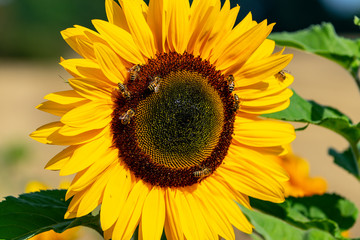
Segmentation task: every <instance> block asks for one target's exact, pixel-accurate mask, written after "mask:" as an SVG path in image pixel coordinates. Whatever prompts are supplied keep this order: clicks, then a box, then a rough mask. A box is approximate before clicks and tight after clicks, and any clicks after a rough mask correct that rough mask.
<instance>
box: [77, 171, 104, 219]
mask: <svg viewBox="0 0 360 240" xmlns="http://www.w3.org/2000/svg"><path fill="white" fill-rule="evenodd" d="M110 173H111V171H105V172H104V173H102V174H101V175H100V176H99V177H98V178H97V179H96V181H95V182H94V183H93V184H92V185H91V186H89V187H88V188H86V191H85V193H84V197H83V199H82V200H81V201H80V203H79V208H78V210H77V213H76V217H82V216H85V215H87V214H89V213H90V212H91V211H93V210H94V209H95V208H96V207H97V206H99V205H100V204H101V201H102V198H103V194H104V190H105V186H106V184H107V182H108V181H109V178H110V176H111V175H110Z"/></svg>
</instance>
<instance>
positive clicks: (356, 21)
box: [354, 16, 360, 27]
mask: <svg viewBox="0 0 360 240" xmlns="http://www.w3.org/2000/svg"><path fill="white" fill-rule="evenodd" d="M354 24H355V25H356V26H359V27H360V18H358V17H357V16H354Z"/></svg>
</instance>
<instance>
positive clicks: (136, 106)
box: [111, 53, 235, 187]
mask: <svg viewBox="0 0 360 240" xmlns="http://www.w3.org/2000/svg"><path fill="white" fill-rule="evenodd" d="M134 69H136V70H134ZM226 79H227V78H226V77H225V76H223V75H222V74H221V72H220V71H216V69H215V67H214V66H212V65H211V64H209V62H207V61H204V60H202V59H201V58H200V57H196V58H195V57H194V56H192V55H191V54H187V53H184V54H178V53H163V54H159V55H157V56H156V58H154V59H149V60H148V63H147V64H145V65H142V66H138V65H136V66H134V67H133V68H132V69H130V77H129V80H128V82H127V83H126V84H119V90H118V91H117V92H116V93H115V98H114V99H115V100H114V102H115V106H116V107H115V110H114V112H113V121H112V124H111V128H112V132H113V139H114V146H115V147H116V148H118V149H119V157H120V159H121V160H122V161H123V162H124V163H125V164H126V165H127V167H128V168H129V169H130V170H131V171H132V173H133V174H134V175H135V176H136V177H138V178H141V179H142V180H143V181H146V182H149V183H151V184H152V185H157V186H161V187H179V186H189V185H192V184H194V183H197V182H199V181H201V180H202V179H204V178H206V177H208V176H210V175H211V174H212V173H213V172H214V171H215V170H216V168H217V167H218V166H220V164H221V163H222V161H223V159H224V157H225V156H226V154H227V150H228V147H229V145H230V141H231V135H232V133H233V123H234V118H235V112H234V104H235V102H234V97H233V95H232V94H231V90H229V89H231V88H229V84H228V82H227V80H226Z"/></svg>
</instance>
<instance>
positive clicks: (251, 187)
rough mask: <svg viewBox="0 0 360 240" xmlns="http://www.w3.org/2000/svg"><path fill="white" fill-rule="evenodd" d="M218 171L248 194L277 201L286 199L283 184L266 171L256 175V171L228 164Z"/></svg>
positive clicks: (230, 182)
mask: <svg viewBox="0 0 360 240" xmlns="http://www.w3.org/2000/svg"><path fill="white" fill-rule="evenodd" d="M217 172H218V173H219V174H220V175H221V176H222V177H223V178H224V179H225V180H226V181H227V182H228V183H229V184H230V185H231V186H233V187H234V188H235V189H236V190H238V191H240V192H242V193H244V194H246V195H248V196H251V197H254V198H258V199H262V200H265V201H271V202H276V203H279V202H283V201H284V192H283V191H284V189H283V187H282V185H281V184H280V183H279V182H277V181H275V180H274V179H273V178H271V177H270V176H267V175H266V174H264V173H260V174H259V175H255V172H254V171H248V169H244V168H240V167H234V166H231V167H227V166H226V164H224V166H222V167H221V168H218V169H217ZM257 173H259V172H257Z"/></svg>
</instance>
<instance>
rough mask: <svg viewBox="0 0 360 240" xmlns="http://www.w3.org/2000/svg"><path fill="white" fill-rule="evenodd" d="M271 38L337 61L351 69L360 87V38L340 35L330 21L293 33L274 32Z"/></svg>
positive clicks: (279, 42)
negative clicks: (359, 74)
mask: <svg viewBox="0 0 360 240" xmlns="http://www.w3.org/2000/svg"><path fill="white" fill-rule="evenodd" d="M270 38H271V39H273V40H275V42H276V44H278V45H281V46H289V47H294V48H298V49H301V50H304V51H307V52H311V53H315V54H317V55H320V56H323V57H325V58H328V59H330V60H332V61H335V62H336V63H338V64H340V65H341V66H343V67H344V68H345V69H346V70H348V71H349V73H350V74H351V75H352V76H353V78H354V79H355V80H356V82H357V84H358V87H359V89H360V79H359V78H358V76H357V73H358V69H359V66H360V39H355V40H351V39H347V38H343V37H339V36H338V35H337V34H336V32H335V29H334V27H333V25H331V24H330V23H323V24H321V25H313V26H310V27H309V28H307V29H304V30H300V31H297V32H292V33H289V32H282V33H272V34H271V35H270Z"/></svg>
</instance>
